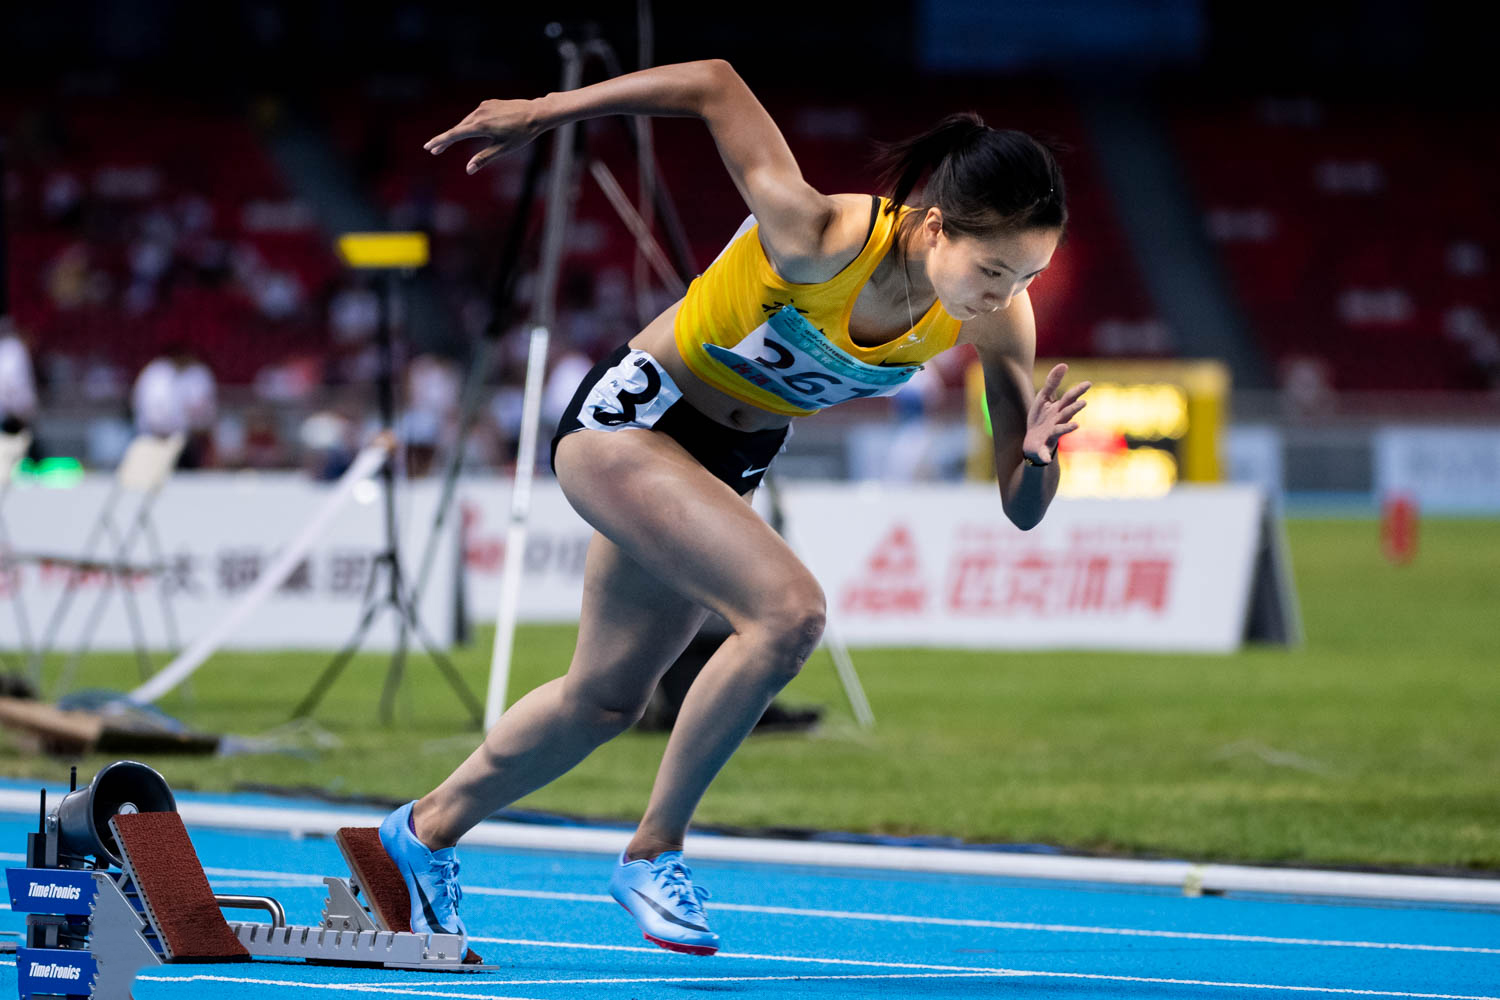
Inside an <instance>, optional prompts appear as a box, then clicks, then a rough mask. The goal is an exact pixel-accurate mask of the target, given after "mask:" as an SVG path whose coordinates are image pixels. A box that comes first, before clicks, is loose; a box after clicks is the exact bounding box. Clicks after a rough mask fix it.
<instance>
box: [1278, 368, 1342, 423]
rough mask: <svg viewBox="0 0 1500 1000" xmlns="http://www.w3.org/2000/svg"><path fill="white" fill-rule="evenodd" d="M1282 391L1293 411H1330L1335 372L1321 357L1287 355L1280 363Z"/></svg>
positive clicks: (1303, 412) (1333, 399)
mask: <svg viewBox="0 0 1500 1000" xmlns="http://www.w3.org/2000/svg"><path fill="white" fill-rule="evenodd" d="M1281 392H1282V398H1283V399H1284V400H1285V401H1286V405H1287V407H1288V409H1290V410H1291V411H1292V412H1294V413H1300V414H1315V413H1327V412H1329V411H1331V410H1332V409H1333V408H1334V402H1335V398H1334V391H1333V374H1332V371H1331V370H1330V369H1329V366H1328V363H1327V362H1326V361H1324V360H1323V359H1322V358H1315V357H1310V356H1305V355H1294V356H1292V357H1289V358H1287V359H1286V361H1285V362H1283V363H1282V365H1281Z"/></svg>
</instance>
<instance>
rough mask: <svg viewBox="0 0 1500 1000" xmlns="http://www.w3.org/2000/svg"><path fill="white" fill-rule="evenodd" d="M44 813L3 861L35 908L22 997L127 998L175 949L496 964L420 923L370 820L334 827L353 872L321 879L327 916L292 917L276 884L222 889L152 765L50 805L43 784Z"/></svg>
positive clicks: (178, 954) (23, 906) (185, 957)
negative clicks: (238, 913) (256, 917)
mask: <svg viewBox="0 0 1500 1000" xmlns="http://www.w3.org/2000/svg"><path fill="white" fill-rule="evenodd" d="M42 817H43V819H42V829H41V830H40V831H39V832H38V833H33V834H29V835H28V837H27V846H26V867H25V868H11V869H8V870H7V871H6V881H7V883H8V885H9V889H10V901H11V909H12V910H14V911H15V912H18V913H25V914H26V915H27V917H26V943H25V946H23V947H21V948H19V949H17V952H16V972H17V985H18V989H19V991H20V996H21V1000H29V998H31V997H33V996H36V997H42V996H46V997H67V998H75V997H77V998H98V1000H130V996H131V994H130V987H131V984H132V983H133V982H134V980H135V977H136V974H137V973H138V972H139V971H140V970H141V969H143V968H147V967H150V966H154V965H160V964H164V963H172V962H195V963H196V962H248V961H250V960H251V959H253V958H271V959H280V960H287V959H302V960H305V961H308V962H313V963H317V964H335V965H357V966H364V967H381V968H393V969H417V970H425V971H432V972H482V971H490V970H492V969H494V968H495V967H494V966H487V965H484V964H482V962H481V960H480V958H479V956H478V955H476V954H475V953H474V952H473V951H472V950H465V951H464V952H463V953H462V954H460V951H459V949H460V940H461V939H460V937H459V936H458V935H456V934H419V933H414V932H413V931H412V930H411V924H410V913H411V911H410V908H409V907H410V897H409V896H408V895H407V892H406V883H405V882H404V880H403V879H402V878H401V875H400V873H399V872H398V871H397V870H396V865H395V863H394V862H393V861H391V859H390V856H389V855H387V854H386V852H385V849H384V848H383V847H382V846H381V844H380V836H379V832H378V831H377V830H375V829H373V828H361V827H345V828H343V829H341V830H339V831H338V833H337V835H336V841H337V843H338V845H339V849H340V850H341V851H342V852H343V854H344V858H345V860H346V861H347V862H348V864H349V871H350V875H349V877H348V878H344V877H325V878H324V879H323V882H324V884H325V885H326V886H327V889H328V894H327V897H326V899H325V900H324V904H323V912H322V921H321V923H319V924H318V925H317V926H294V925H288V924H287V922H286V916H285V912H284V910H283V909H282V907H281V904H280V903H279V902H277V901H276V900H275V899H273V898H271V897H269V896H228V895H215V894H214V892H213V890H212V888H211V887H210V886H209V884H208V876H207V875H205V874H204V872H203V866H202V864H201V863H200V862H199V860H198V855H197V852H196V851H194V850H193V844H192V841H191V840H189V838H188V834H187V828H186V827H185V826H183V823H182V817H181V816H179V815H178V814H177V811H176V802H175V800H174V799H173V797H172V793H171V790H170V789H168V788H167V785H166V782H165V781H164V780H163V779H162V778H161V776H160V775H158V774H157V773H156V772H155V771H154V770H152V769H151V768H149V767H147V766H146V765H144V764H138V763H135V762H134V761H118V762H116V763H114V764H111V765H109V766H108V767H106V768H104V769H103V770H101V771H100V772H99V773H98V774H97V775H95V777H94V780H93V782H92V783H91V784H90V785H89V787H88V788H87V789H75V790H73V791H72V792H70V793H69V794H68V795H67V796H66V797H65V798H64V799H63V800H62V803H61V804H60V805H59V806H58V807H57V808H56V809H55V810H53V811H52V812H51V813H48V812H47V810H46V798H45V792H44V793H43V799H42ZM90 858H92V859H93V860H92V861H90ZM117 869H118V870H117ZM226 908H227V909H260V910H265V911H266V912H267V913H269V914H270V916H271V920H270V922H269V923H266V922H257V921H245V922H240V921H230V920H226V919H225V918H224V915H223V913H222V912H221V910H222V909H226Z"/></svg>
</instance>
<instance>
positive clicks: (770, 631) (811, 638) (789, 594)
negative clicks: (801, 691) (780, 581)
mask: <svg viewBox="0 0 1500 1000" xmlns="http://www.w3.org/2000/svg"><path fill="white" fill-rule="evenodd" d="M827 624H828V604H827V601H826V599H825V598H824V596H823V589H822V588H821V587H819V586H818V584H817V583H816V581H812V580H808V581H805V582H802V583H799V584H797V585H795V586H792V587H788V588H787V589H786V590H785V591H783V592H782V593H781V594H780V595H778V599H777V601H776V602H775V603H774V604H773V605H772V606H771V607H770V608H768V609H767V610H766V611H765V612H764V613H763V614H762V615H761V616H759V621H758V625H759V627H760V628H761V629H762V630H763V632H764V634H765V635H766V637H767V639H768V640H769V641H770V643H771V644H772V645H773V647H775V649H776V651H777V652H778V653H779V654H780V655H779V656H777V657H776V660H777V661H778V665H779V666H781V667H782V669H788V670H790V672H792V673H794V674H795V673H796V672H797V671H798V670H800V669H801V667H802V663H803V662H804V661H805V660H806V659H807V658H808V657H809V656H811V655H812V652H813V650H815V649H817V648H818V643H819V642H820V641H821V640H822V638H823V629H824V628H825V627H827Z"/></svg>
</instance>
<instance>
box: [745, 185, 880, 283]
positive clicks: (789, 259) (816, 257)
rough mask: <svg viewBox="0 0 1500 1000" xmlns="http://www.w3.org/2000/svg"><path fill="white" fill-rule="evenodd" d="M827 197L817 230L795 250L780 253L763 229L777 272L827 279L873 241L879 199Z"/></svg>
mask: <svg viewBox="0 0 1500 1000" xmlns="http://www.w3.org/2000/svg"><path fill="white" fill-rule="evenodd" d="M824 197H825V198H826V199H827V202H826V204H827V212H826V213H825V214H824V215H823V217H822V218H821V219H819V220H818V223H817V227H816V229H815V230H813V229H809V231H808V233H807V234H806V235H807V238H806V239H805V240H804V241H802V243H801V245H800V246H797V247H796V248H795V252H788V250H789V249H790V248H787V249H783V250H781V251H780V252H777V250H776V248H773V247H771V246H770V245H768V244H767V243H766V241H765V234H764V230H762V234H761V235H762V238H761V244H762V246H763V247H764V248H765V250H766V256H767V257H768V258H770V260H771V263H772V265H773V266H774V267H775V268H776V271H777V273H778V274H780V275H781V276H782V277H783V278H785V279H786V280H788V281H792V282H797V283H799V284H816V283H818V282H822V281H827V280H828V279H829V278H831V277H833V276H834V275H835V274H838V273H839V271H841V270H843V268H845V267H846V266H848V264H849V263H850V262H851V261H852V260H854V258H856V257H858V256H859V254H860V251H862V250H863V249H864V248H865V244H866V243H867V242H868V241H869V238H870V233H871V231H872V230H873V228H874V224H875V222H876V214H875V213H874V212H872V211H871V206H872V205H874V204H875V203H876V202H875V199H873V198H872V197H871V196H870V195H867V194H830V195H825V196H824Z"/></svg>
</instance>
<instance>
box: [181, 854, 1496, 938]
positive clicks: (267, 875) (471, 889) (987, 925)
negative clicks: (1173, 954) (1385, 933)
mask: <svg viewBox="0 0 1500 1000" xmlns="http://www.w3.org/2000/svg"><path fill="white" fill-rule="evenodd" d="M204 871H205V872H206V873H207V874H208V875H209V876H213V877H221V878H226V879H228V878H246V879H266V880H281V881H282V882H283V886H281V887H287V888H292V887H297V886H315V887H317V888H320V889H321V888H322V887H323V879H322V877H321V876H317V875H300V874H297V873H295V872H275V871H258V870H253V869H240V868H205V869H204ZM464 892H466V893H469V894H470V895H474V896H500V897H506V898H513V899H544V900H553V901H558V902H566V903H608V904H611V905H613V904H614V899H613V898H612V897H610V896H605V895H602V894H593V893H579V892H548V891H546V890H543V889H502V888H498V887H494V886H484V885H475V886H464ZM713 908H714V909H717V910H728V911H733V912H737V913H762V914H770V915H774V916H789V917H818V918H824V919H831V920H864V921H871V922H876V923H893V924H914V925H926V926H933V927H974V928H983V929H989V930H1008V931H1031V932H1036V933H1044V934H1103V935H1113V936H1117V937H1141V938H1164V939H1168V940H1178V941H1221V942H1226V943H1233V944H1274V945H1294V946H1300V947H1312V948H1365V949H1374V950H1383V951H1420V952H1442V953H1448V954H1464V955H1500V948H1485V947H1481V946H1479V945H1450V944H1416V943H1408V942H1401V941H1345V940H1339V939H1325V938H1294V937H1273V936H1270V935H1262V934H1220V933H1212V932H1208V931H1165V930H1151V929H1147V928H1136V927H1090V926H1084V925H1078V924H1039V923H1028V922H1022V921H1010V920H979V919H966V918H959V917H925V916H911V915H907V914H901V913H869V912H862V911H858V910H816V909H799V908H796V907H790V906H756V905H752V904H749V903H717V902H716V903H714V904H713Z"/></svg>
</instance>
